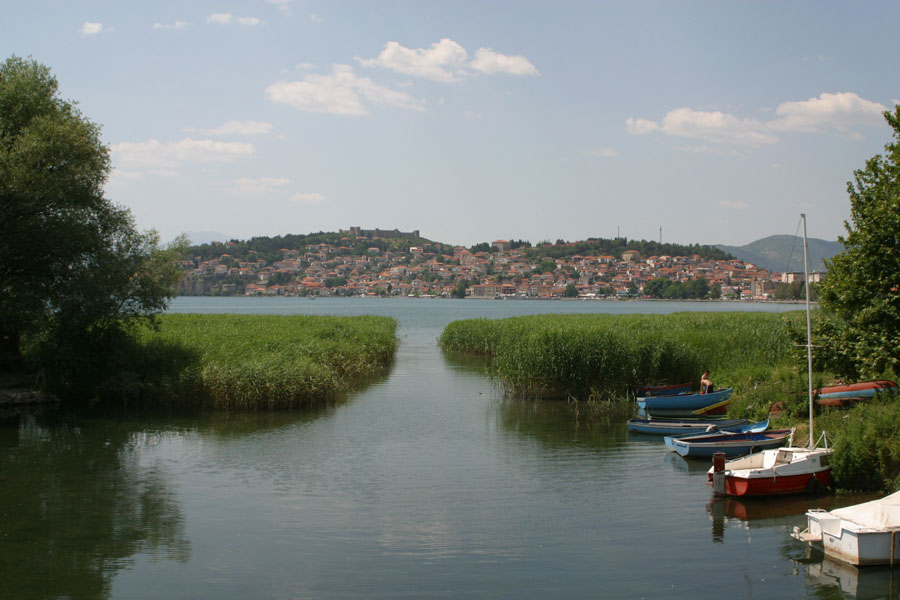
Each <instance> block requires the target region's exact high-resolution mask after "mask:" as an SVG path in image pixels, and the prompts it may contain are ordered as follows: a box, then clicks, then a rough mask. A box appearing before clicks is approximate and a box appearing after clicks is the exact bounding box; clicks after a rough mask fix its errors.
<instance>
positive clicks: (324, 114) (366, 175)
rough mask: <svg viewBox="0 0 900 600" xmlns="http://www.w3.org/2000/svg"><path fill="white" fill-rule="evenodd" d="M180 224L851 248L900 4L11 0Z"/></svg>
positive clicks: (889, 96) (138, 194)
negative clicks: (801, 227) (804, 227)
mask: <svg viewBox="0 0 900 600" xmlns="http://www.w3.org/2000/svg"><path fill="white" fill-rule="evenodd" d="M0 8H2V11H0V14H2V15H3V17H2V19H0V55H2V57H0V59H5V58H7V57H9V56H11V55H16V56H20V57H31V58H33V59H35V60H37V61H38V62H40V63H42V64H44V65H46V66H48V67H50V69H51V71H52V73H53V74H54V76H55V77H56V78H57V79H58V81H59V84H60V95H61V96H62V97H63V98H65V99H67V100H72V101H76V102H77V103H78V106H79V108H80V110H81V111H82V113H83V114H84V116H85V117H87V118H88V119H90V120H91V121H93V122H95V123H98V124H100V125H101V126H102V135H103V141H104V143H105V144H107V145H108V147H109V149H110V154H111V157H112V163H113V170H112V172H111V174H110V177H109V180H108V182H107V185H106V188H105V191H106V195H107V197H108V198H109V199H110V200H112V201H113V202H115V203H117V204H119V205H123V206H126V207H128V208H129V209H130V210H131V211H132V213H133V214H134V217H135V221H136V223H137V226H138V228H140V229H142V230H146V229H151V228H152V229H155V230H157V231H158V232H159V233H160V236H161V239H162V240H163V241H167V240H171V239H173V238H174V237H175V236H177V235H178V234H180V233H188V234H189V235H190V237H192V239H193V240H194V241H206V240H205V239H201V238H204V237H208V234H206V233H202V232H215V235H213V236H212V237H218V238H220V239H223V240H224V239H231V238H237V239H249V238H250V237H253V236H261V235H266V236H273V235H284V234H291V233H294V234H297V233H300V234H302V233H311V232H318V231H339V230H346V229H348V228H349V227H351V226H360V227H362V228H363V229H374V228H380V229H399V230H401V231H413V230H419V231H420V232H421V235H422V236H423V237H426V238H428V239H431V240H435V241H440V242H444V243H449V244H460V245H466V246H470V245H473V244H476V243H479V242H485V241H487V242H491V241H494V240H498V239H505V240H519V239H522V240H528V241H530V242H532V243H538V242H541V241H556V240H558V239H563V240H567V241H576V240H583V239H587V238H590V237H595V238H596V237H600V238H613V237H617V236H624V237H627V238H632V239H647V240H662V241H663V242H674V243H681V244H691V243H700V244H726V245H734V246H741V245H744V244H748V243H750V242H753V241H755V240H757V239H760V238H763V237H766V236H769V235H775V234H795V233H796V232H797V225H798V222H799V215H800V213H807V215H808V216H807V219H808V229H809V236H810V237H816V238H822V239H828V240H836V239H837V238H838V236H839V235H842V234H844V233H845V229H844V221H845V220H847V219H849V218H850V204H849V200H848V194H847V182H848V181H850V180H851V179H852V178H853V172H854V170H856V169H861V168H864V166H865V162H866V160H868V159H869V158H871V157H872V156H874V155H876V154H880V153H882V152H883V151H884V145H885V144H887V143H889V142H891V140H892V130H891V129H890V127H889V126H888V125H887V123H886V122H885V120H884V118H883V116H882V113H883V111H885V110H891V109H893V107H894V105H895V104H897V103H900V61H898V60H897V53H896V43H895V39H896V29H895V28H896V23H897V22H898V21H900V3H898V2H896V1H894V0H891V1H885V2H866V1H863V2H853V3H849V2H843V1H829V0H821V1H802V2H800V1H798V2H794V1H787V0H784V1H774V0H773V1H764V0H753V1H751V0H747V1H741V2H737V1H727V0H716V1H676V0H665V1H642V0H632V1H624V0H623V1H613V0H610V1H600V0H596V1H578V2H575V1H567V0H554V1H528V0H521V1H520V0H516V1H513V0H507V1H500V0H476V1H468V0H453V1H450V0H447V1H443V2H434V1H428V0H415V1H384V2H376V1H353V0H341V1H335V0H328V1H304V0H243V1H224V0H212V1H208V0H191V1H189V2H184V1H183V0H179V1H171V2H170V1H168V0H154V1H139V0H133V1H131V0H130V1H128V2H122V1H121V0H109V1H102V0H96V1H75V0H58V1H49V0H28V1H27V2H26V1H23V0H15V1H10V0H0Z"/></svg>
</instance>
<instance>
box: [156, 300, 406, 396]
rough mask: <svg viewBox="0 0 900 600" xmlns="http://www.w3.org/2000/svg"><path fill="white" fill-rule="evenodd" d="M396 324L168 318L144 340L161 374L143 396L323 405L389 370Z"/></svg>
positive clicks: (298, 318)
mask: <svg viewBox="0 0 900 600" xmlns="http://www.w3.org/2000/svg"><path fill="white" fill-rule="evenodd" d="M396 326H397V325H396V321H394V320H393V319H389V318H385V317H366V316H363V317H328V316H281V315H195V314H169V315H163V316H162V318H161V321H160V325H159V327H158V329H156V330H154V331H151V330H147V331H145V332H143V334H142V340H141V341H142V344H143V348H144V350H145V352H146V353H147V354H148V355H151V356H152V358H150V359H148V361H149V362H152V363H154V365H155V366H154V368H153V369H147V370H148V371H150V370H153V371H155V373H156V377H155V378H154V380H153V381H152V383H151V385H149V386H147V388H146V389H145V390H143V392H142V396H143V397H144V398H148V397H150V398H152V399H153V400H154V401H156V402H157V403H159V402H163V403H165V404H169V405H175V406H185V407H205V408H218V409H228V410H259V409H273V408H296V407H300V406H308V405H313V404H317V403H321V402H322V401H325V400H329V399H332V398H334V397H335V396H336V395H338V394H340V393H342V392H344V391H346V390H348V389H350V388H351V387H352V386H353V385H354V384H356V383H358V382H359V381H360V380H364V379H367V378H371V377H374V376H376V375H378V374H379V373H381V372H383V370H384V368H385V367H387V366H388V365H389V364H390V363H391V362H392V361H393V357H394V353H395V351H396V348H397V339H396ZM167 357H173V358H171V359H170V360H169V359H168V358H167ZM167 360H168V362H167Z"/></svg>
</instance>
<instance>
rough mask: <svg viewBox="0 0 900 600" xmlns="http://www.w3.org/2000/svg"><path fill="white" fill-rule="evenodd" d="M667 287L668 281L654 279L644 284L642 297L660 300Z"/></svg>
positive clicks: (660, 278) (661, 278)
mask: <svg viewBox="0 0 900 600" xmlns="http://www.w3.org/2000/svg"><path fill="white" fill-rule="evenodd" d="M668 285H669V280H668V279H666V278H665V277H654V278H653V279H651V280H650V281H648V282H647V283H645V284H644V295H645V296H650V297H651V298H662V295H663V292H664V291H665V289H666V287H667V286H668Z"/></svg>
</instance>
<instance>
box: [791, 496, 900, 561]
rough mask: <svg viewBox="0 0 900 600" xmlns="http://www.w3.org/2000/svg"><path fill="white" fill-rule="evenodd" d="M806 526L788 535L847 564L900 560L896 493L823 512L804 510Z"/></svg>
mask: <svg viewBox="0 0 900 600" xmlns="http://www.w3.org/2000/svg"><path fill="white" fill-rule="evenodd" d="M806 518H807V528H806V529H805V530H803V531H800V528H799V527H795V528H794V532H793V533H792V534H791V536H792V537H794V538H795V539H798V540H800V541H802V542H806V543H808V544H809V545H810V546H812V547H814V548H819V549H821V550H822V551H823V552H825V555H826V556H830V557H833V558H837V559H839V560H842V561H844V562H847V563H850V564H851V565H860V566H861V565H886V564H891V565H892V564H894V563H895V562H897V561H900V492H896V493H893V494H891V495H890V496H885V497H884V498H879V499H878V500H872V501H870V502H863V503H862V504H856V505H853V506H845V507H844V508H838V509H835V510H831V511H827V510H822V509H820V508H817V509H813V510H810V511H807V513H806Z"/></svg>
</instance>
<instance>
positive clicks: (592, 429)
mask: <svg viewBox="0 0 900 600" xmlns="http://www.w3.org/2000/svg"><path fill="white" fill-rule="evenodd" d="M499 415H500V422H501V423H502V425H503V428H504V430H506V431H508V432H513V433H515V434H517V435H519V436H526V437H528V438H532V439H534V440H537V441H539V442H541V443H542V444H544V445H546V446H549V447H553V448H583V449H595V450H599V449H608V448H615V447H619V446H622V445H623V444H624V443H625V442H626V441H627V439H628V436H627V432H628V431H627V427H626V425H625V422H624V420H623V418H622V417H621V415H617V414H615V413H613V412H610V411H607V410H605V409H602V408H594V407H591V406H590V405H587V404H585V403H581V404H579V403H576V402H569V403H567V402H554V401H530V400H516V399H509V398H507V399H504V400H501V401H500V403H499Z"/></svg>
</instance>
